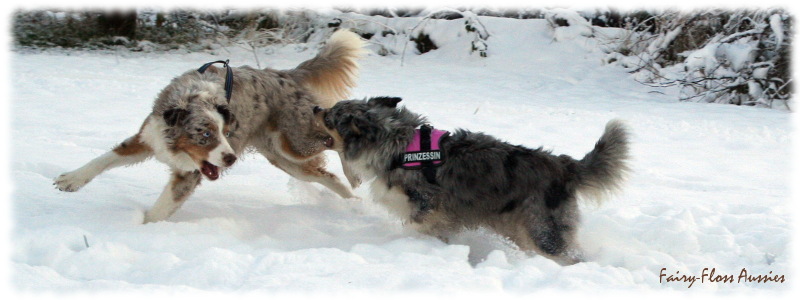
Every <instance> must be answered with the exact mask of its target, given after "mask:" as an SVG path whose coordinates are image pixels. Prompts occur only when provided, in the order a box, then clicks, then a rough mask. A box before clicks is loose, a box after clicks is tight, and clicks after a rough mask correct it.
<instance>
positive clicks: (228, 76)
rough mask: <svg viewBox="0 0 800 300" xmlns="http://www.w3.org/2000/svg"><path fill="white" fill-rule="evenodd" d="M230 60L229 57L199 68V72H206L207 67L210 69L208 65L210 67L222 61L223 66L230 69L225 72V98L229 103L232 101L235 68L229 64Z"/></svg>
mask: <svg viewBox="0 0 800 300" xmlns="http://www.w3.org/2000/svg"><path fill="white" fill-rule="evenodd" d="M229 61H230V60H229V59H226V60H218V61H212V62H210V63H207V64H205V65H203V66H202V67H200V69H197V72H200V74H203V73H205V72H206V69H208V67H210V66H211V65H213V64H218V63H221V64H222V65H223V66H225V69H227V70H228V71H227V73H225V99H228V103H231V94H232V93H233V70H232V68H231V67H230V66H228V62H229Z"/></svg>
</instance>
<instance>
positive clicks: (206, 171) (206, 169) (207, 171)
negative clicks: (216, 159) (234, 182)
mask: <svg viewBox="0 0 800 300" xmlns="http://www.w3.org/2000/svg"><path fill="white" fill-rule="evenodd" d="M200 173H203V175H206V177H208V179H209V180H217V178H219V167H217V166H215V165H213V164H211V163H209V162H207V161H205V160H204V161H203V166H202V167H201V168H200Z"/></svg>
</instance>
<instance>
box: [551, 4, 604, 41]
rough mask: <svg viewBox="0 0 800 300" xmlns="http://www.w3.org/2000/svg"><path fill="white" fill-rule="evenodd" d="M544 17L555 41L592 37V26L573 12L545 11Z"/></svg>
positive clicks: (557, 9) (560, 9)
mask: <svg viewBox="0 0 800 300" xmlns="http://www.w3.org/2000/svg"><path fill="white" fill-rule="evenodd" d="M544 15H545V17H544V18H545V20H547V23H549V24H550V28H551V29H552V30H553V39H555V40H556V41H567V40H572V39H575V38H576V37H579V36H584V37H591V36H594V29H593V28H592V24H591V23H589V21H588V20H586V19H585V18H584V17H582V16H581V15H580V14H578V12H576V11H574V10H569V9H564V8H556V9H550V10H547V11H545V13H544Z"/></svg>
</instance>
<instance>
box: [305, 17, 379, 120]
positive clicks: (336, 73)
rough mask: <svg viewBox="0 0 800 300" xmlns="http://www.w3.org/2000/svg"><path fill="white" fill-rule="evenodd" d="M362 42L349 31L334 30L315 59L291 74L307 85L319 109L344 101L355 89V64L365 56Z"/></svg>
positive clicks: (356, 71) (356, 75) (356, 74)
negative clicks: (316, 99)
mask: <svg viewBox="0 0 800 300" xmlns="http://www.w3.org/2000/svg"><path fill="white" fill-rule="evenodd" d="M364 45H365V42H364V40H362V39H361V37H359V36H358V35H357V34H355V33H353V32H350V31H348V30H337V31H336V32H334V33H333V35H331V37H330V38H329V39H328V41H327V44H326V45H325V47H323V48H322V50H320V51H319V53H318V54H317V56H315V57H314V58H312V59H309V60H307V61H305V62H303V63H301V64H300V65H299V66H297V68H295V69H294V70H292V73H293V74H294V75H295V76H296V78H297V79H298V80H299V81H301V82H303V83H304V84H306V85H307V86H308V87H309V88H310V89H311V90H312V91H314V92H316V94H317V95H316V96H317V98H318V99H319V101H320V103H317V104H318V105H319V106H322V107H324V108H330V107H332V106H333V105H334V104H336V102H338V101H340V100H343V99H346V98H347V97H348V96H349V94H350V89H351V88H353V87H355V85H356V79H357V77H358V63H357V61H356V60H358V59H359V58H360V57H361V56H363V55H364V53H365V50H364Z"/></svg>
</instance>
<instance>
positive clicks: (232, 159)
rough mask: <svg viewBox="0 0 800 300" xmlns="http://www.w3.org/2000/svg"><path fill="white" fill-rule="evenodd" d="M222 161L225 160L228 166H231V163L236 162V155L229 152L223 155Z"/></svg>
mask: <svg viewBox="0 0 800 300" xmlns="http://www.w3.org/2000/svg"><path fill="white" fill-rule="evenodd" d="M222 161H223V162H225V166H226V167H230V166H231V165H233V163H235V162H236V155H233V154H230V153H227V154H225V155H224V156H222Z"/></svg>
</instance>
